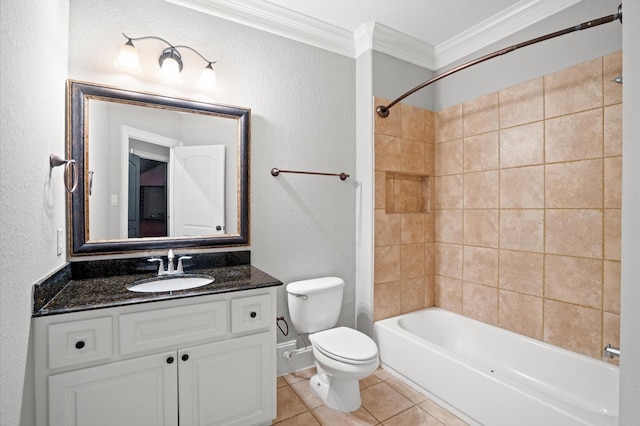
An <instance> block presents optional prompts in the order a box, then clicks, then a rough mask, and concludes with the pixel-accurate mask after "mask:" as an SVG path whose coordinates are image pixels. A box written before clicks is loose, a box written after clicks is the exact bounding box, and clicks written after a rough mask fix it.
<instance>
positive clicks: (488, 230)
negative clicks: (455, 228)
mask: <svg viewBox="0 0 640 426" xmlns="http://www.w3.org/2000/svg"><path fill="white" fill-rule="evenodd" d="M463 220H464V223H463V226H464V235H463V242H464V244H466V245H471V246H481V247H495V248H497V247H498V241H499V239H498V230H499V211H498V210H497V209H488V210H471V209H466V210H464V218H463Z"/></svg>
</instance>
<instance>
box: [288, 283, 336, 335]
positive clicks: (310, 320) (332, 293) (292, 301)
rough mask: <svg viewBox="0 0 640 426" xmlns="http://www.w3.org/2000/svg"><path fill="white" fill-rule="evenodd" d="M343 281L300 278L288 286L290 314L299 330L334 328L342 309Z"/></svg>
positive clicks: (312, 330)
mask: <svg viewBox="0 0 640 426" xmlns="http://www.w3.org/2000/svg"><path fill="white" fill-rule="evenodd" d="M343 289H344V281H343V280H342V279H341V278H337V277H323V278H315V279H311V280H302V281H295V282H292V283H289V285H287V301H288V304H289V315H290V316H291V322H292V323H293V327H294V328H295V329H296V330H298V332H299V333H315V332H317V331H321V330H326V329H328V328H331V327H333V326H334V325H336V323H337V322H338V317H339V316H340V309H341V308H342V292H343Z"/></svg>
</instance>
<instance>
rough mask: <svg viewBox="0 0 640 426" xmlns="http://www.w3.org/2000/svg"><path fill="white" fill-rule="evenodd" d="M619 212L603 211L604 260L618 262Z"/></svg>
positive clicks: (616, 210) (614, 210) (615, 210)
mask: <svg viewBox="0 0 640 426" xmlns="http://www.w3.org/2000/svg"><path fill="white" fill-rule="evenodd" d="M621 238H622V230H621V210H620V209H605V211H604V258H605V259H607V260H620V250H621V248H620V247H621V246H620V241H621Z"/></svg>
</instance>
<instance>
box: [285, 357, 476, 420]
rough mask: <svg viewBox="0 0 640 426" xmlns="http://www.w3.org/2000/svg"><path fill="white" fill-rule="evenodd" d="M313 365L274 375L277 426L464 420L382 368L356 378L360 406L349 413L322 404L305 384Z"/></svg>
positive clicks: (307, 382)
mask: <svg viewBox="0 0 640 426" xmlns="http://www.w3.org/2000/svg"><path fill="white" fill-rule="evenodd" d="M314 374H315V367H312V368H308V369H305V370H301V371H297V372H295V373H292V374H287V375H284V376H280V377H278V417H277V418H276V419H275V420H274V421H273V424H274V425H277V426H319V425H323V426H351V425H354V426H355V425H378V426H421V425H425V426H443V425H444V426H463V425H467V423H465V422H464V421H462V420H460V419H459V418H458V417H456V416H454V415H453V414H451V413H450V412H449V411H447V410H445V409H444V408H442V407H440V406H439V405H437V404H436V403H435V402H433V401H431V400H430V399H429V398H427V397H426V396H425V395H423V394H421V393H420V392H417V391H416V390H415V389H413V388H411V387H410V386H408V385H407V384H405V383H404V382H402V381H401V380H399V379H398V378H396V377H394V376H392V375H391V374H389V373H388V372H387V371H385V370H384V369H382V368H378V370H376V372H375V373H374V374H372V375H371V376H369V377H367V378H365V379H364V380H361V381H360V392H361V397H362V406H361V407H360V408H359V409H358V410H357V411H354V412H352V413H342V412H339V411H335V410H331V409H330V408H328V407H326V406H325V405H324V404H323V403H322V401H321V400H320V398H318V397H317V396H316V395H315V394H314V393H313V391H312V390H311V388H310V387H309V379H310V378H311V376H313V375H314Z"/></svg>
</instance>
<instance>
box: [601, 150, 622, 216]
mask: <svg viewBox="0 0 640 426" xmlns="http://www.w3.org/2000/svg"><path fill="white" fill-rule="evenodd" d="M604 207H605V208H610V209H619V208H622V157H609V158H605V159H604Z"/></svg>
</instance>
